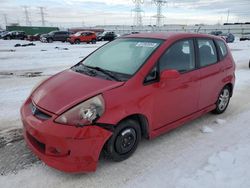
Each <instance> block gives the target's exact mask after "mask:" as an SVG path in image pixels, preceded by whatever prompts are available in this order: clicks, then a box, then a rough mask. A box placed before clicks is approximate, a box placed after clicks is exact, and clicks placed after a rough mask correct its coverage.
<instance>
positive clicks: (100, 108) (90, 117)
mask: <svg viewBox="0 0 250 188" xmlns="http://www.w3.org/2000/svg"><path fill="white" fill-rule="evenodd" d="M104 109H105V105H104V99H103V97H102V95H97V96H95V97H92V98H90V99H88V100H86V101H84V102H82V103H80V104H78V105H77V106H75V107H73V108H71V109H70V110H68V111H66V112H65V113H63V114H62V115H60V116H59V117H58V118H56V120H55V122H57V123H61V124H66V125H74V126H79V127H81V126H84V125H90V124H92V123H93V122H94V121H96V120H97V119H98V118H99V117H100V116H101V115H102V114H103V113H104Z"/></svg>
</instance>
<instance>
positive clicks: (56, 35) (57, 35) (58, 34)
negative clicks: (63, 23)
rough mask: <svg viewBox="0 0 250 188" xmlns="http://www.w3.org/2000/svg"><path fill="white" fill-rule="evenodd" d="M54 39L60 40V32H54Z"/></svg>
mask: <svg viewBox="0 0 250 188" xmlns="http://www.w3.org/2000/svg"><path fill="white" fill-rule="evenodd" d="M52 37H53V40H54V41H58V40H60V32H55V33H53V36H52Z"/></svg>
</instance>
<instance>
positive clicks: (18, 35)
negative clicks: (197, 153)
mask: <svg viewBox="0 0 250 188" xmlns="http://www.w3.org/2000/svg"><path fill="white" fill-rule="evenodd" d="M2 38H3V39H4V40H11V39H21V40H24V39H26V38H27V35H26V34H25V32H24V31H10V32H8V33H5V34H4V35H3V36H2Z"/></svg>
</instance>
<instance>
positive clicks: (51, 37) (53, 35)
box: [40, 31, 70, 43]
mask: <svg viewBox="0 0 250 188" xmlns="http://www.w3.org/2000/svg"><path fill="white" fill-rule="evenodd" d="M69 35H70V32H68V31H51V32H49V33H48V34H43V35H41V36H40V41H41V42H48V43H51V42H53V41H62V42H66V41H67V39H68V38H69Z"/></svg>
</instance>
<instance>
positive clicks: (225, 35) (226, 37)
mask: <svg viewBox="0 0 250 188" xmlns="http://www.w3.org/2000/svg"><path fill="white" fill-rule="evenodd" d="M219 36H221V37H222V38H224V40H225V41H226V42H227V43H232V42H234V40H235V36H234V35H233V34H232V33H222V34H221V35H219Z"/></svg>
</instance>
